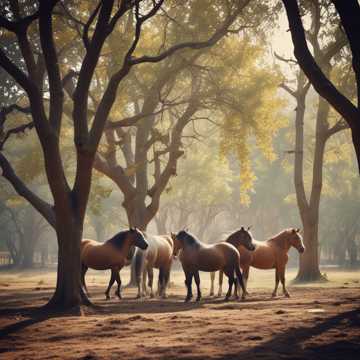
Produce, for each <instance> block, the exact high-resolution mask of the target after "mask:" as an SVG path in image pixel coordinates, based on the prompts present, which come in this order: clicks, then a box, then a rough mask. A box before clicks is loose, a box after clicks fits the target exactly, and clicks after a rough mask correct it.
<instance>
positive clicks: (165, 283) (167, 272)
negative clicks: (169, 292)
mask: <svg viewBox="0 0 360 360" xmlns="http://www.w3.org/2000/svg"><path fill="white" fill-rule="evenodd" d="M169 279H170V268H169V269H166V270H164V279H163V290H162V295H161V297H162V298H163V299H166V297H167V296H166V288H167V287H168V284H169Z"/></svg>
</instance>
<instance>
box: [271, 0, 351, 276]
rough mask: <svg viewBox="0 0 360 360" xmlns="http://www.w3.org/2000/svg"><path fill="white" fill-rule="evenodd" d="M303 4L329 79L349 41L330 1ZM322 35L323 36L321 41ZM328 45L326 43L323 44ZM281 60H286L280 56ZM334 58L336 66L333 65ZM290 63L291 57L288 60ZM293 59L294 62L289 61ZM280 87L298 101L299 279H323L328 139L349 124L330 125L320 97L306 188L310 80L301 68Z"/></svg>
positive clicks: (318, 58) (317, 56)
mask: <svg viewBox="0 0 360 360" xmlns="http://www.w3.org/2000/svg"><path fill="white" fill-rule="evenodd" d="M307 5H308V7H307V6H304V8H303V11H304V12H305V13H306V12H309V13H310V17H311V21H312V23H311V29H310V30H308V31H306V36H307V38H308V41H309V42H310V43H311V45H312V48H313V51H314V59H315V60H316V62H317V64H318V66H319V67H320V68H321V69H322V71H323V73H324V74H325V75H326V76H327V77H328V78H330V76H331V69H332V68H334V58H336V57H338V61H337V63H339V59H340V60H341V56H340V55H339V54H340V51H341V50H342V48H343V47H344V46H345V44H346V39H345V36H344V34H343V33H342V30H341V28H340V26H339V25H338V24H337V22H336V18H335V16H334V14H333V13H331V10H329V9H327V4H325V3H320V2H318V1H314V2H310V3H309V4H307ZM324 11H327V14H328V16H327V18H328V19H330V18H333V19H334V18H335V19H334V20H333V24H332V26H331V27H329V26H327V27H326V28H325V29H324V28H323V26H321V19H320V17H321V13H322V12H324ZM329 22H330V21H329ZM319 38H321V39H322V42H321V43H320V41H319ZM324 44H325V45H324ZM278 58H279V59H280V60H282V61H286V59H283V58H281V57H279V56H278ZM331 61H332V62H333V65H332V66H331ZM288 62H289V60H288ZM290 62H291V61H290ZM281 87H282V88H283V89H284V90H285V91H287V92H288V93H289V94H290V95H291V96H293V97H294V99H295V100H296V117H295V131H296V136H295V150H294V154H295V160H294V161H295V165H294V184H295V190H296V199H297V205H298V208H299V212H300V218H301V222H302V226H303V231H304V244H305V247H306V252H305V253H304V254H303V255H302V256H301V257H300V266H299V272H298V274H297V277H296V280H297V281H314V280H320V279H322V275H321V273H320V269H319V260H320V258H319V241H318V227H319V209H320V200H321V191H322V184H323V164H324V154H325V148H326V143H327V141H328V140H329V138H330V137H331V136H333V135H335V134H336V133H338V132H339V131H341V130H344V129H346V128H347V124H346V123H345V122H344V121H343V120H342V119H340V120H338V121H337V122H336V123H335V124H334V125H332V126H330V121H329V118H330V105H329V104H328V103H327V102H326V101H325V100H324V99H323V98H321V97H320V98H319V100H318V105H317V111H316V116H315V123H316V125H315V146H314V150H313V151H314V152H313V159H312V161H311V162H312V170H311V174H312V176H311V178H312V180H311V186H310V190H309V191H308V195H307V191H306V188H305V185H304V173H303V171H304V170H303V168H304V164H303V159H304V151H305V149H304V119H305V99H306V96H307V94H308V90H309V87H310V82H306V78H305V75H304V73H303V72H302V71H300V72H299V73H298V75H297V88H296V90H292V89H291V88H290V87H289V86H287V85H286V84H282V85H281Z"/></svg>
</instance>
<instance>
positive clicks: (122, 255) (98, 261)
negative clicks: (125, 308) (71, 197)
mask: <svg viewBox="0 0 360 360" xmlns="http://www.w3.org/2000/svg"><path fill="white" fill-rule="evenodd" d="M134 246H137V247H139V248H140V249H146V248H147V247H148V244H147V242H146V240H145V238H144V235H143V233H142V232H141V231H140V230H138V229H136V228H135V229H132V228H131V229H130V230H127V231H121V232H119V233H118V234H116V235H115V236H113V237H112V238H111V239H110V240H107V241H106V242H104V243H99V242H97V241H95V240H90V239H84V240H83V241H82V242H81V264H82V274H81V282H82V285H83V287H84V289H85V291H86V292H87V293H88V291H87V287H86V283H85V274H86V271H87V270H88V268H91V269H95V270H108V269H110V270H111V279H110V281H109V286H108V288H107V290H106V292H105V295H106V298H107V299H110V296H109V292H110V289H111V287H112V285H113V284H114V282H115V281H116V282H117V284H118V289H117V291H116V295H117V296H118V297H119V298H120V297H121V296H120V287H121V279H120V275H119V272H120V270H121V269H122V268H123V267H124V265H125V264H127V262H128V258H129V255H130V254H131V251H132V249H133V247H134Z"/></svg>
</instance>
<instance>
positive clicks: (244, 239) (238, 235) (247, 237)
mask: <svg viewBox="0 0 360 360" xmlns="http://www.w3.org/2000/svg"><path fill="white" fill-rule="evenodd" d="M249 230H250V226H249V227H248V228H247V229H246V230H245V228H244V227H243V226H242V227H241V228H240V229H239V230H237V231H235V232H233V233H232V234H230V235H229V236H228V237H227V238H226V239H225V242H227V243H229V244H232V245H234V246H235V247H236V248H237V249H238V250H239V248H240V247H243V246H244V247H245V249H247V250H248V251H254V250H255V245H254V243H253V241H254V239H253V237H252V234H251V232H250V231H249ZM241 264H242V257H241V255H240V267H241ZM221 274H222V272H221ZM210 279H211V287H210V296H214V279H215V272H211V273H210ZM245 287H246V283H245ZM235 288H236V283H235Z"/></svg>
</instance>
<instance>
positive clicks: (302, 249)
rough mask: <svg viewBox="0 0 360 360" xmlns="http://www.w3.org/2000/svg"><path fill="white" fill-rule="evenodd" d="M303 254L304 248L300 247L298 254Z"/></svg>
mask: <svg viewBox="0 0 360 360" xmlns="http://www.w3.org/2000/svg"><path fill="white" fill-rule="evenodd" d="M304 252H305V248H304V247H303V246H302V247H301V248H299V253H300V254H303V253H304Z"/></svg>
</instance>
